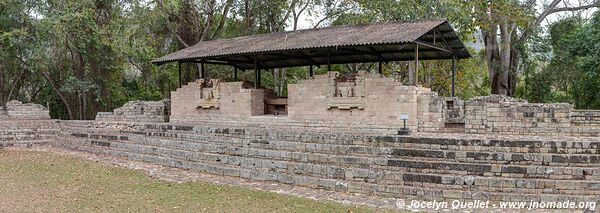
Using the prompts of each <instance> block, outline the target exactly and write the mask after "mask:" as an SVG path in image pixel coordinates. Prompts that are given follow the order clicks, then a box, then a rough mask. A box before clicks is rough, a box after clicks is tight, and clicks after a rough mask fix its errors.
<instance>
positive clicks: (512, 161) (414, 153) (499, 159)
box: [55, 121, 600, 201]
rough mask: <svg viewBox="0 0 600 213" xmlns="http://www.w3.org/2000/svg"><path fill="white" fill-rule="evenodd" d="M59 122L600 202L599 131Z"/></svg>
mask: <svg viewBox="0 0 600 213" xmlns="http://www.w3.org/2000/svg"><path fill="white" fill-rule="evenodd" d="M61 122H62V123H63V133H62V135H61V139H63V140H61V141H56V142H55V145H56V146H60V147H65V148H69V149H74V150H81V151H86V152H91V153H97V154H107V155H112V156H120V157H126V158H129V159H132V160H141V161H147V162H154V163H158V164H162V165H166V166H173V167H180V168H189V169H195V170H200V171H204V172H209V173H214V174H220V175H228V176H237V177H242V178H249V179H255V180H264V181H275V182H280V183H287V184H294V185H300V186H307V187H314V188H322V189H328V190H335V191H343V192H359V193H369V194H374V195H383V196H392V197H397V196H401V195H403V194H404V195H412V196H418V197H421V198H423V199H483V200H495V201H500V200H503V201H530V200H534V201H565V200H570V201H594V199H597V197H598V196H600V167H599V165H600V155H599V154H600V139H599V138H579V139H572V138H563V139H561V138H557V139H548V138H516V139H511V138H502V137H481V136H473V135H465V134H453V135H452V136H453V137H447V136H446V135H440V136H435V135H430V136H428V135H424V136H420V135H413V136H390V135H378V134H367V133H352V132H332V131H325V130H319V129H312V130H311V129H310V128H304V129H296V130H290V129H277V128H261V127H240V126H226V125H223V124H221V126H218V127H215V126H213V125H209V124H204V125H184V124H170V123H162V124H144V123H101V122H90V121H61Z"/></svg>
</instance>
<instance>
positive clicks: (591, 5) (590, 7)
mask: <svg viewBox="0 0 600 213" xmlns="http://www.w3.org/2000/svg"><path fill="white" fill-rule="evenodd" d="M595 7H600V2H599V3H594V4H590V5H583V6H579V7H561V8H554V9H552V10H551V11H550V14H552V13H558V12H567V11H571V12H572V11H578V10H587V9H592V8H595Z"/></svg>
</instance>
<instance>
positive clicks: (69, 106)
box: [42, 72, 75, 120]
mask: <svg viewBox="0 0 600 213" xmlns="http://www.w3.org/2000/svg"><path fill="white" fill-rule="evenodd" d="M42 75H43V76H44V78H46V80H47V81H48V83H50V86H52V90H54V92H55V93H56V95H58V98H59V99H60V101H61V102H62V103H63V104H64V105H65V108H66V109H67V115H68V116H69V119H70V120H73V119H74V118H75V117H74V116H73V111H72V110H71V105H70V104H69V102H68V101H67V98H66V97H65V95H63V94H62V92H61V91H60V89H59V88H58V87H57V86H56V84H55V83H54V82H53V81H52V80H51V79H50V75H48V73H46V72H42Z"/></svg>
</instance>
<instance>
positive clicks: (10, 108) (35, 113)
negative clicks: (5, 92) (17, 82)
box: [2, 100, 50, 120]
mask: <svg viewBox="0 0 600 213" xmlns="http://www.w3.org/2000/svg"><path fill="white" fill-rule="evenodd" d="M4 109H5V111H4V113H2V114H5V115H6V116H8V118H9V119H19V120H44V119H50V112H49V111H48V109H46V108H45V107H43V106H42V105H39V104H33V103H27V104H23V103H21V102H20V101H16V100H12V101H9V102H8V103H6V106H5V107H4Z"/></svg>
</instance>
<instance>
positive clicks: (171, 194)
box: [0, 150, 381, 212]
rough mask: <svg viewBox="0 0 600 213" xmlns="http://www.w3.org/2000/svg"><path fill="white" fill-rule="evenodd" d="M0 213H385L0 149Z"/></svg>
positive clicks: (38, 153) (61, 156)
mask: <svg viewBox="0 0 600 213" xmlns="http://www.w3.org/2000/svg"><path fill="white" fill-rule="evenodd" d="M0 203H1V205H0V212H23V211H25V212H65V211H78V212H90V211H94V212H149V211H150V212H348V211H351V212H372V211H381V210H378V209H368V208H360V207H353V206H347V205H342V204H338V203H334V202H323V201H315V200H311V199H305V198H298V197H294V196H288V195H281V194H276V193H270V192H263V191H257V190H252V189H246V188H240V187H235V186H227V185H217V184H212V183H206V182H190V183H182V184H177V183H169V182H165V181H160V180H153V179H150V178H148V177H147V176H146V175H145V174H144V173H143V172H142V171H138V170H132V169H127V168H123V167H118V166H112V165H107V164H103V163H97V162H94V161H90V160H84V159H80V158H77V157H72V156H65V155H60V154H56V153H49V152H39V151H3V150H0Z"/></svg>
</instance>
